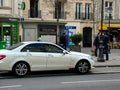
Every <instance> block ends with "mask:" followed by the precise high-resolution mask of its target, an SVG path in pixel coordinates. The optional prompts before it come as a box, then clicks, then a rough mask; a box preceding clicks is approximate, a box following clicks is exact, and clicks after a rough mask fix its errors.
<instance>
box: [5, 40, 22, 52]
mask: <svg viewBox="0 0 120 90" xmlns="http://www.w3.org/2000/svg"><path fill="white" fill-rule="evenodd" d="M23 44H24V43H21V42H20V43H17V44H15V45H13V46H10V47H8V48H6V49H7V50H13V49H15V48H17V47H19V46H21V45H23Z"/></svg>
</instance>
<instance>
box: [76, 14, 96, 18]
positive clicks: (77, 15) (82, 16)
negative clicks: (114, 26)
mask: <svg viewBox="0 0 120 90" xmlns="http://www.w3.org/2000/svg"><path fill="white" fill-rule="evenodd" d="M93 18H94V15H93V13H76V14H75V19H76V20H93Z"/></svg>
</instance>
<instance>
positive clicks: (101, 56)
mask: <svg viewBox="0 0 120 90" xmlns="http://www.w3.org/2000/svg"><path fill="white" fill-rule="evenodd" d="M99 43H100V45H99V55H98V59H97V61H98V62H105V60H104V46H103V40H101V41H100V42H99Z"/></svg>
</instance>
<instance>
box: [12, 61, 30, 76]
mask: <svg viewBox="0 0 120 90" xmlns="http://www.w3.org/2000/svg"><path fill="white" fill-rule="evenodd" d="M29 72H30V67H29V65H28V64H27V63H26V62H18V63H16V64H15V65H14V67H13V73H14V74H15V75H17V76H18V77H23V76H25V75H27V74H28V73H29Z"/></svg>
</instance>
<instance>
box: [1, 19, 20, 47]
mask: <svg viewBox="0 0 120 90" xmlns="http://www.w3.org/2000/svg"><path fill="white" fill-rule="evenodd" d="M18 42H19V24H18V22H11V21H9V22H7V21H6V22H1V28H0V49H3V48H7V47H9V46H11V45H14V44H16V43H18Z"/></svg>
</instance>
